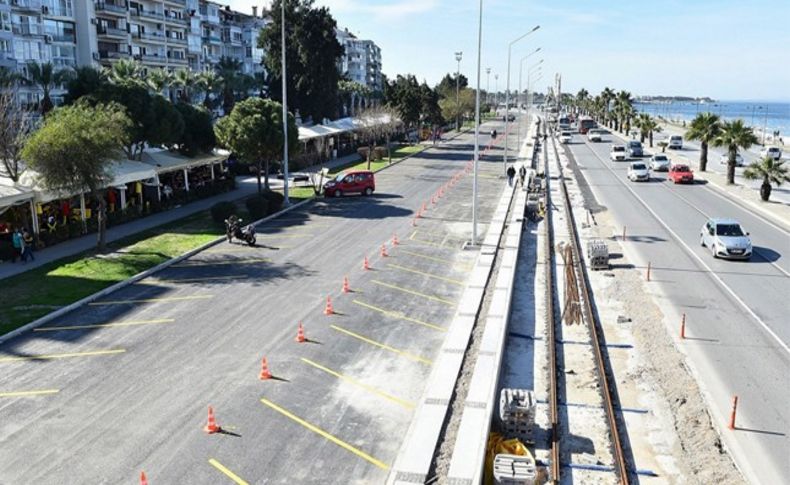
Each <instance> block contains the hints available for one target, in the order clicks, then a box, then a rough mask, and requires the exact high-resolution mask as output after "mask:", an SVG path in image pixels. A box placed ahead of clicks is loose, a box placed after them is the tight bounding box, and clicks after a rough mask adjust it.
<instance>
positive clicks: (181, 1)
mask: <svg viewBox="0 0 790 485" xmlns="http://www.w3.org/2000/svg"><path fill="white" fill-rule="evenodd" d="M165 3H172V4H174V5H178V6H179V7H186V6H187V0H165Z"/></svg>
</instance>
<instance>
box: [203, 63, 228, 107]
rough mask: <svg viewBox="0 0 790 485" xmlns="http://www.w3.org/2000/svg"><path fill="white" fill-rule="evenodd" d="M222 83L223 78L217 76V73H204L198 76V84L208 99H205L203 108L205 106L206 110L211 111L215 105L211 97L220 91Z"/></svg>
mask: <svg viewBox="0 0 790 485" xmlns="http://www.w3.org/2000/svg"><path fill="white" fill-rule="evenodd" d="M222 81H223V80H222V76H220V75H219V74H217V73H216V71H203V72H201V73H200V74H198V84H199V85H200V87H201V88H202V89H203V91H204V92H205V93H206V97H205V99H203V106H205V107H206V109H208V110H210V109H211V107H212V104H213V103H212V102H211V95H212V94H214V93H216V92H217V91H219V89H220V87H221V86H222Z"/></svg>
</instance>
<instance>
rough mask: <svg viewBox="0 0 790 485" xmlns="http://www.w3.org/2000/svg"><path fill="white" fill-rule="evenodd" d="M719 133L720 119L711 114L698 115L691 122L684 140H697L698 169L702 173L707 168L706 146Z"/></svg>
mask: <svg viewBox="0 0 790 485" xmlns="http://www.w3.org/2000/svg"><path fill="white" fill-rule="evenodd" d="M720 133H721V119H720V118H719V116H718V115H715V114H713V113H700V114H698V115H697V116H695V117H694V119H693V120H691V123H690V124H689V129H688V131H686V138H688V139H689V140H699V142H700V151H699V169H700V171H701V172H704V171H705V170H706V169H707V168H708V144H709V143H711V142H712V141H713V140H714V139H715V138H716V137H717V136H719V134H720Z"/></svg>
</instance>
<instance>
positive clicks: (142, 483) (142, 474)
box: [140, 472, 148, 485]
mask: <svg viewBox="0 0 790 485" xmlns="http://www.w3.org/2000/svg"><path fill="white" fill-rule="evenodd" d="M140 485H148V478H146V476H145V472H140Z"/></svg>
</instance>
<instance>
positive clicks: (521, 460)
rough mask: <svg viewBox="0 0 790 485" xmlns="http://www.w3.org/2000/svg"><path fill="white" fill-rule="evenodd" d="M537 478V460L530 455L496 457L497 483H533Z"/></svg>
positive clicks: (500, 484) (502, 484)
mask: <svg viewBox="0 0 790 485" xmlns="http://www.w3.org/2000/svg"><path fill="white" fill-rule="evenodd" d="M537 478H538V471H537V468H536V467H535V460H534V459H533V458H532V457H531V456H529V455H524V456H522V455H496V456H495V457H494V483H496V484H497V485H533V484H534V483H536V481H537Z"/></svg>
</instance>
